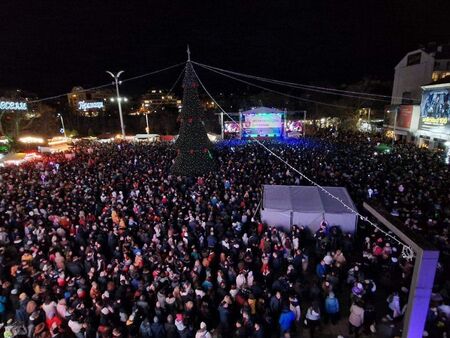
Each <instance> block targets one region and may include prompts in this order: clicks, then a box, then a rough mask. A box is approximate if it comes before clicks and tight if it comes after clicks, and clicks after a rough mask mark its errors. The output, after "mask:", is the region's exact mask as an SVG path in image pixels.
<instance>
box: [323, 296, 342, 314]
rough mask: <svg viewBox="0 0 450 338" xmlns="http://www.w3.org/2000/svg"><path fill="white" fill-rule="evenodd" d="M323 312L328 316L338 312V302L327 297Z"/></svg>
mask: <svg viewBox="0 0 450 338" xmlns="http://www.w3.org/2000/svg"><path fill="white" fill-rule="evenodd" d="M325 312H326V313H330V314H334V313H338V312H339V301H338V299H337V298H336V297H327V298H326V299H325Z"/></svg>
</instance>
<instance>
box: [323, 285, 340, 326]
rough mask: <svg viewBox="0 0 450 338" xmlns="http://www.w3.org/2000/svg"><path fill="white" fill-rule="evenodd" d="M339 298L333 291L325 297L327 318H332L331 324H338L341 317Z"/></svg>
mask: <svg viewBox="0 0 450 338" xmlns="http://www.w3.org/2000/svg"><path fill="white" fill-rule="evenodd" d="M339 310H340V308H339V300H338V299H337V298H336V296H335V295H334V293H333V292H330V293H329V294H328V297H327V298H326V299H325V320H326V321H327V320H328V319H330V320H331V324H333V325H336V324H337V321H338V319H339Z"/></svg>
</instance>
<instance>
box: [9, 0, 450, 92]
mask: <svg viewBox="0 0 450 338" xmlns="http://www.w3.org/2000/svg"><path fill="white" fill-rule="evenodd" d="M449 13H450V1H432V2H429V1H411V0H409V1H396V0H377V1H361V0H359V1H345V0H333V1H318V0H316V1H311V2H307V1H303V0H302V1H300V0H297V1H282V0H279V1H262V0H259V1H249V0H248V1H247V0H240V1H232V0H227V1H220V2H219V1H213V0H209V1H201V2H200V1H188V0H184V1H170V0H165V1H132V0H126V1H89V2H88V1H19V0H9V1H7V0H5V1H1V4H0V28H1V34H0V46H1V52H0V87H1V88H22V89H26V90H30V91H33V92H36V93H37V94H38V95H40V96H43V95H53V94H60V93H64V92H66V91H68V90H70V89H71V87H72V86H74V85H82V86H85V87H88V86H95V85H100V84H104V83H107V82H108V81H109V78H108V76H107V75H106V74H105V70H112V71H116V70H119V69H123V70H125V72H126V73H125V74H124V78H126V77H131V76H135V75H139V74H141V73H146V72H149V71H152V70H154V69H158V68H162V67H165V66H169V65H172V64H175V63H178V62H181V61H184V60H185V59H186V52H185V50H186V44H187V43H189V44H190V46H191V51H192V58H193V59H194V60H196V61H199V62H203V63H206V64H210V65H214V66H219V67H223V68H227V69H231V70H235V71H240V72H246V73H251V74H256V75H261V76H268V77H274V78H277V79H282V80H291V81H296V82H301V83H311V82H317V81H327V82H329V83H336V84H338V83H349V82H352V81H357V80H359V79H361V78H362V77H364V76H370V77H373V78H378V79H383V80H392V78H393V68H394V66H395V65H396V63H397V62H398V61H399V60H400V58H401V57H402V56H403V55H404V54H405V53H406V52H407V51H409V50H412V49H415V48H417V47H419V45H420V44H424V43H426V42H428V41H438V42H439V41H450V34H449V33H450V31H449V29H448V14H449ZM178 72H179V70H173V71H171V72H169V73H167V74H166V75H163V76H158V77H154V78H146V79H145V80H140V81H136V83H133V84H132V85H131V83H130V86H129V87H128V90H130V88H132V87H133V86H136V88H138V87H139V89H136V90H143V89H144V88H148V87H152V86H156V85H162V86H165V87H170V85H171V84H172V83H173V81H174V79H175V78H176V76H177V74H178ZM212 79H213V78H211V79H209V78H208V81H209V82H210V83H211V81H213V80H212ZM211 85H212V86H214V84H213V83H211ZM216 85H217V84H216ZM230 86H231V84H230ZM231 90H232V89H231Z"/></svg>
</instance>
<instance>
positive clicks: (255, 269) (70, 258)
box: [0, 133, 450, 338]
mask: <svg viewBox="0 0 450 338" xmlns="http://www.w3.org/2000/svg"><path fill="white" fill-rule="evenodd" d="M381 141H382V139H381V138H378V137H376V136H374V135H371V137H370V138H367V136H364V135H360V134H354V133H341V134H340V135H338V136H335V137H329V135H325V134H324V135H318V136H317V137H316V138H310V139H304V140H295V141H282V142H278V141H271V142H267V146H268V147H270V148H271V149H273V151H275V152H276V153H278V154H279V155H280V156H281V157H283V158H285V159H287V160H288V161H289V163H290V164H291V165H293V166H294V167H296V168H298V169H299V170H300V171H302V172H303V173H304V174H305V175H307V176H308V177H310V178H312V179H314V180H315V181H317V182H318V183H320V184H323V185H328V186H345V187H347V188H348V190H349V192H350V194H351V196H352V198H353V199H354V201H355V203H356V204H357V205H358V206H360V205H361V203H362V201H366V200H374V201H377V202H379V203H380V204H381V205H382V206H383V207H384V208H385V209H386V210H387V211H388V212H389V213H391V215H392V217H397V218H398V219H400V220H401V221H402V222H404V223H405V224H406V225H407V226H409V227H411V228H413V229H416V230H417V231H418V232H421V233H422V234H423V235H424V236H425V237H427V238H428V239H429V240H430V241H432V242H433V243H434V244H435V245H436V246H438V248H439V249H440V251H441V259H440V265H439V268H438V271H437V274H436V282H435V290H434V293H433V297H432V301H431V304H430V311H429V316H428V318H427V325H426V333H425V334H428V335H429V336H432V337H443V336H444V335H445V334H448V330H449V322H448V320H449V316H450V310H449V306H448V304H449V300H450V293H449V292H450V283H449V279H448V277H447V276H446V275H445V268H446V267H448V263H449V261H448V251H449V242H448V229H449V225H450V220H449V219H450V209H449V205H450V203H449V202H450V191H449V190H448V186H450V175H449V172H448V170H449V166H448V165H445V164H444V162H443V161H442V159H441V158H439V154H437V153H433V152H430V151H428V150H424V149H419V148H416V147H414V146H411V145H406V144H398V145H396V146H395V147H394V148H393V149H392V151H391V152H390V153H386V154H378V153H376V149H375V147H376V144H377V143H378V142H381ZM175 155H176V152H175V150H174V149H173V146H172V145H170V144H163V143H160V144H139V143H137V144H134V143H126V142H119V143H109V144H98V143H82V144H78V145H76V146H74V148H73V149H72V150H71V151H70V154H68V153H66V154H54V155H49V156H45V157H44V158H43V159H42V160H39V161H36V162H30V163H27V164H24V165H22V166H20V167H7V168H1V169H0V278H1V280H0V286H1V289H0V319H1V323H2V332H3V334H4V336H5V337H38V338H47V337H79V338H82V337H105V338H107V337H108V338H109V337H124V338H125V337H146V338H148V337H155V338H158V337H161V338H162V337H169V338H170V337H180V338H187V337H195V338H208V337H227V336H229V337H258V338H262V337H293V336H299V335H300V334H301V335H302V336H306V335H307V334H309V336H310V337H318V336H319V335H320V333H321V332H322V331H323V330H324V327H326V326H331V327H337V326H335V325H337V324H338V323H339V322H342V321H343V320H344V321H346V322H347V327H346V330H345V331H344V332H338V331H339V330H338V329H336V330H335V331H334V332H336V335H337V334H341V335H343V336H346V335H349V334H351V335H354V336H358V335H359V334H362V333H364V334H366V335H374V336H378V335H381V333H380V331H379V330H380V325H379V324H380V323H386V327H388V328H390V329H392V332H390V333H389V334H391V335H395V334H397V333H398V332H397V331H396V330H397V329H398V327H399V326H398V325H396V324H397V323H399V322H401V320H402V317H403V315H404V313H405V308H406V306H407V299H408V294H409V283H410V279H411V275H412V268H413V264H414V262H412V261H409V260H407V259H405V258H404V257H402V255H401V247H399V246H398V244H397V243H396V242H392V241H391V240H390V239H389V238H386V237H385V236H383V234H382V233H380V232H379V231H376V230H375V229H373V228H371V227H370V226H369V225H367V224H365V223H364V222H360V228H359V229H358V238H356V239H355V238H354V237H353V234H347V233H343V232H342V231H341V230H340V228H339V226H338V225H330V224H328V223H327V220H326V219H324V220H323V221H322V223H321V225H320V229H319V230H318V231H317V232H315V233H311V231H310V230H309V229H308V228H307V227H305V226H304V225H302V224H298V225H296V226H294V227H293V229H292V231H291V232H289V233H284V232H282V231H280V230H277V229H276V228H275V227H271V226H268V225H265V224H263V223H261V222H260V220H259V217H258V205H259V202H260V200H261V196H262V190H261V186H262V185H263V184H296V185H306V184H308V182H306V181H305V180H304V179H302V178H301V177H300V176H299V175H297V174H296V173H295V172H293V171H292V170H289V169H288V168H286V167H285V165H284V164H283V163H282V162H280V161H279V160H278V159H276V158H275V157H273V156H269V155H268V154H267V153H266V152H265V150H264V149H263V148H262V147H260V146H258V145H257V144H255V143H253V142H244V141H229V142H227V141H223V142H221V143H218V144H217V145H216V147H215V150H214V156H215V158H216V161H217V167H216V168H215V170H214V171H212V172H211V173H210V174H207V175H204V176H201V177H196V178H193V177H178V176H174V175H171V174H170V167H171V165H172V163H173V160H174V158H175ZM380 299H381V300H382V301H380ZM339 327H340V326H339Z"/></svg>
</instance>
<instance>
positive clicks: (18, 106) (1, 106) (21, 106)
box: [0, 101, 28, 110]
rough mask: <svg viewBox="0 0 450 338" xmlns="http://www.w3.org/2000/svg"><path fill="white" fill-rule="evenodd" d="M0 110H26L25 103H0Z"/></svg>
mask: <svg viewBox="0 0 450 338" xmlns="http://www.w3.org/2000/svg"><path fill="white" fill-rule="evenodd" d="M0 110H28V107H27V103H26V102H13V101H0Z"/></svg>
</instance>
